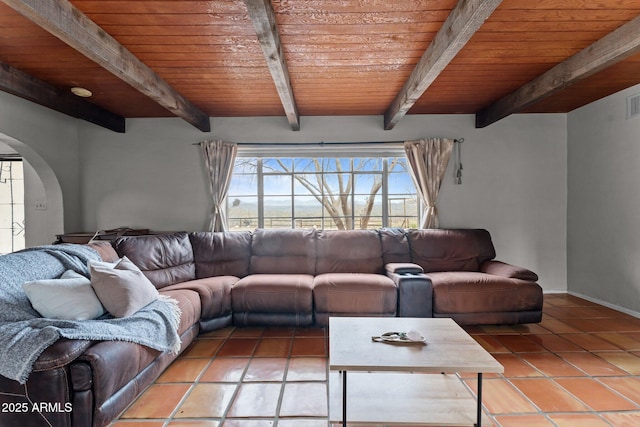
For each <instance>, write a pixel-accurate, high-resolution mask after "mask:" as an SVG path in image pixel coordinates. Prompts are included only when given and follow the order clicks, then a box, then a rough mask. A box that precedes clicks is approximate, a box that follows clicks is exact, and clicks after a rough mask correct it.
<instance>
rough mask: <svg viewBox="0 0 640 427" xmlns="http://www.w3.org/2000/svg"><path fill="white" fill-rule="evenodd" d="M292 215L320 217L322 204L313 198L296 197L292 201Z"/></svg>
mask: <svg viewBox="0 0 640 427" xmlns="http://www.w3.org/2000/svg"><path fill="white" fill-rule="evenodd" d="M294 206H295V207H294V211H293V214H294V215H295V216H296V217H314V218H319V217H321V216H322V204H321V203H320V202H319V201H318V200H317V199H316V198H315V197H313V196H296V197H295V199H294Z"/></svg>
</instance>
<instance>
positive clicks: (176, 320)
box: [158, 295, 182, 354]
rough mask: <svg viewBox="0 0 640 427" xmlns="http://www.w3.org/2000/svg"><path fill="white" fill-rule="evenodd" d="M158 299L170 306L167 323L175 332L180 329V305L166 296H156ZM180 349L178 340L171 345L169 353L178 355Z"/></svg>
mask: <svg viewBox="0 0 640 427" xmlns="http://www.w3.org/2000/svg"><path fill="white" fill-rule="evenodd" d="M158 299H159V300H160V301H164V302H166V303H167V304H169V305H170V306H171V318H170V319H169V321H170V322H171V326H173V328H174V329H175V330H176V332H177V331H178V328H179V327H180V320H181V319H182V310H180V305H179V304H178V301H177V300H176V299H174V298H171V297H170V296H167V295H160V296H158ZM181 347H182V340H180V339H178V340H177V341H176V343H175V344H174V345H173V347H172V348H171V350H170V352H171V353H173V354H178V352H180V348H181Z"/></svg>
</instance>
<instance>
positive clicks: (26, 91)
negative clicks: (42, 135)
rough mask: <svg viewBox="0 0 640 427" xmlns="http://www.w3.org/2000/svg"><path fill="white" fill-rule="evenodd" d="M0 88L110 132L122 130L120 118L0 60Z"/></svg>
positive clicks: (123, 127) (124, 123)
mask: <svg viewBox="0 0 640 427" xmlns="http://www.w3.org/2000/svg"><path fill="white" fill-rule="evenodd" d="M0 90H2V91H4V92H8V93H11V94H13V95H16V96H19V97H21V98H24V99H28V100H30V101H32V102H35V103H37V104H40V105H43V106H45V107H48V108H51V109H52V110H55V111H58V112H60V113H63V114H67V115H69V116H72V117H76V118H79V119H82V120H86V121H88V122H91V123H94V124H96V125H98V126H102V127H104V128H107V129H110V130H112V131H114V132H119V133H124V131H125V126H126V122H125V118H124V117H121V116H118V115H117V114H113V113H112V112H110V111H107V110H105V109H103V108H100V107H99V106H97V105H95V104H92V103H90V102H88V101H85V100H83V99H81V98H78V97H77V96H75V95H72V94H71V92H66V91H64V92H63V91H60V90H59V89H58V88H56V87H55V86H52V85H50V84H48V83H46V82H43V81H42V80H39V79H36V78H35V77H32V76H30V75H28V74H27V73H24V72H22V71H20V70H18V69H16V68H13V67H11V66H10V65H8V64H4V63H0Z"/></svg>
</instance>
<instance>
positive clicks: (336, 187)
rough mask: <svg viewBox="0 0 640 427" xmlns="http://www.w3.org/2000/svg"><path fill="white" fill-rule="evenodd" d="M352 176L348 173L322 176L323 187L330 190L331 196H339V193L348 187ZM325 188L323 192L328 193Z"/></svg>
mask: <svg viewBox="0 0 640 427" xmlns="http://www.w3.org/2000/svg"><path fill="white" fill-rule="evenodd" d="M352 176H353V175H351V174H350V173H341V174H337V173H330V174H325V175H324V185H325V186H326V187H328V188H330V189H331V190H330V191H331V194H339V193H340V191H343V190H345V189H347V188H348V187H349V182H350V180H351V178H352ZM328 191H329V190H327V189H326V188H325V192H328Z"/></svg>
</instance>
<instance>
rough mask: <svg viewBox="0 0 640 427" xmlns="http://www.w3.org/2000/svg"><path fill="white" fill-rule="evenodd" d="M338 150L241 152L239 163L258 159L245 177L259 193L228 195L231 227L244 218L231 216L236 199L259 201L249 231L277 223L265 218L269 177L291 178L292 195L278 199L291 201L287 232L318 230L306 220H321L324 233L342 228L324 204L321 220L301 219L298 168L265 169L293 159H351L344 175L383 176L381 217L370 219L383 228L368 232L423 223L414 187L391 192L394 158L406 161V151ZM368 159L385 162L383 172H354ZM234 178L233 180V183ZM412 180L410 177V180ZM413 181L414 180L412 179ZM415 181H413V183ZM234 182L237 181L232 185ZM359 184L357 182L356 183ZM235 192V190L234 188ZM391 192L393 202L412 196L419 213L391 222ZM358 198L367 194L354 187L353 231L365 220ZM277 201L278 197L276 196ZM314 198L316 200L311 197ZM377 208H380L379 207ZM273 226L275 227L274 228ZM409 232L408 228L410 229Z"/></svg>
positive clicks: (351, 197) (384, 147) (385, 147)
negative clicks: (252, 178)
mask: <svg viewBox="0 0 640 427" xmlns="http://www.w3.org/2000/svg"><path fill="white" fill-rule="evenodd" d="M335 148H336V147H332V149H331V151H330V152H329V151H328V150H322V149H318V147H314V148H306V147H296V149H295V151H293V150H292V149H291V148H290V147H273V148H271V149H269V148H266V147H265V148H262V147H260V148H256V147H251V148H249V149H242V147H240V148H239V150H238V155H237V158H236V162H237V161H238V160H243V159H244V160H249V159H255V168H256V170H255V173H253V174H251V173H245V172H242V174H243V175H245V176H251V175H253V176H255V179H256V182H255V185H256V189H255V194H234V193H230V194H228V196H227V198H226V203H225V209H226V214H227V221H228V223H229V224H230V225H231V223H232V222H233V221H234V220H239V221H241V220H242V219H243V218H242V217H232V216H231V215H230V213H231V212H230V209H229V208H230V203H231V199H233V198H243V197H247V198H248V197H251V198H254V197H255V198H256V199H257V215H258V216H257V218H255V222H251V221H253V220H254V217H247V218H249V221H247V225H245V227H247V228H255V227H253V226H252V225H253V224H257V228H264V227H265V224H266V222H265V221H266V220H269V219H276V220H277V218H276V217H273V218H272V217H266V216H265V203H264V201H265V197H269V194H266V193H265V188H264V187H265V186H264V181H265V177H270V176H290V177H291V179H290V184H289V185H290V191H289V192H288V194H285V195H282V196H278V197H287V198H288V199H289V200H290V212H289V214H290V215H289V216H288V217H286V218H285V217H283V218H282V219H283V220H284V221H286V220H288V221H289V224H288V226H287V227H286V228H311V227H315V225H314V226H311V227H310V226H305V225H304V221H305V220H309V221H310V222H312V221H313V220H314V219H317V224H318V227H319V228H322V229H336V228H338V227H337V226H336V224H335V222H334V221H333V219H332V217H331V216H330V215H329V214H327V213H326V208H325V207H324V206H323V205H322V204H321V203H320V202H318V203H319V207H318V208H319V209H320V210H321V214H320V216H319V217H315V216H314V217H304V216H300V215H296V202H295V201H296V190H295V189H296V178H295V175H296V174H298V173H301V171H296V168H295V166H293V167H292V168H291V170H290V171H286V170H282V171H273V172H267V171H266V170H265V165H264V160H265V159H291V160H292V162H293V161H295V160H296V159H311V158H346V159H349V160H350V162H349V164H350V169H349V170H348V171H342V172H340V173H342V174H349V175H350V176H352V177H353V178H354V179H357V178H356V177H357V175H379V176H380V177H381V181H382V182H381V188H380V190H379V192H378V193H377V194H376V196H375V197H376V198H378V197H379V198H380V202H379V203H380V205H379V210H380V214H379V215H374V214H371V215H369V219H370V220H371V219H375V221H376V222H377V223H379V224H380V226H379V227H378V226H376V227H370V226H369V227H367V228H368V229H371V228H384V227H388V226H389V224H390V223H392V222H391V221H393V219H394V218H402V219H403V221H406V220H407V219H408V220H409V221H410V222H412V223H415V224H416V226H417V224H418V222H419V215H420V209H421V206H420V199H419V197H418V195H417V192H416V190H415V188H414V187H413V186H412V191H411V190H410V191H409V192H402V191H393V189H390V188H389V175H390V173H399V172H397V171H395V172H389V164H390V161H391V159H392V158H395V157H402V158H405V154H404V150H403V149H401V148H400V149H399V148H398V147H397V146H393V147H390V146H389V145H387V144H375V147H374V148H373V149H371V148H372V147H369V148H368V149H367V150H363V149H362V148H361V147H359V148H358V149H357V150H356V149H354V147H337V149H335ZM363 152H364V153H366V156H363ZM368 158H376V159H378V158H379V159H380V160H381V167H380V168H379V169H376V170H354V167H355V166H354V160H355V159H368ZM236 173H238V172H237V170H235V168H234V172H233V177H235V176H236ZM309 173H310V174H321V175H322V176H324V175H328V174H334V173H336V171H335V170H331V171H326V170H324V167H323V168H321V171H320V172H318V171H313V172H309ZM406 173H407V174H409V172H408V171H406ZM233 177H232V180H233ZM408 178H409V179H410V177H408ZM410 180H411V179H410ZM411 181H412V180H411ZM232 182H233V181H232ZM354 182H355V181H354ZM231 188H232V187H231ZM390 190H392V191H393V192H391V198H392V199H393V196H394V195H403V194H406V195H410V196H411V198H414V199H415V211H413V212H407V215H406V216H405V215H394V216H393V217H392V218H390V216H389V214H390V209H389V197H390ZM358 196H361V197H362V196H365V194H359V193H356V185H353V186H352V188H351V191H350V194H349V201H350V203H351V214H350V218H349V219H348V220H347V222H350V224H351V228H355V229H358V227H357V224H358V221H359V219H360V218H362V217H361V216H360V215H358V213H357V210H356V198H357V197H358ZM274 197H276V196H274ZM298 197H306V196H303V195H298ZM310 197H313V196H310ZM376 205H378V204H377V203H376ZM301 222H302V223H303V225H302V226H300V223H301ZM405 224H406V222H405ZM270 225H271V224H270ZM237 228H242V225H238V226H235V227H234V226H230V229H232V230H233V229H237ZM275 228H285V227H277V226H276V227H275ZM407 228H408V227H407Z"/></svg>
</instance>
